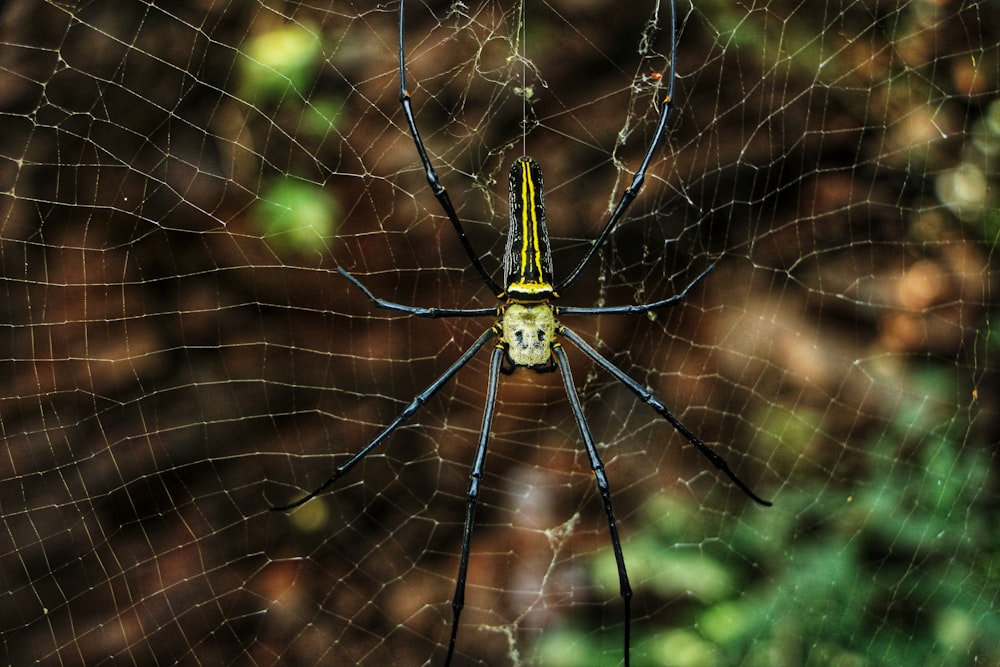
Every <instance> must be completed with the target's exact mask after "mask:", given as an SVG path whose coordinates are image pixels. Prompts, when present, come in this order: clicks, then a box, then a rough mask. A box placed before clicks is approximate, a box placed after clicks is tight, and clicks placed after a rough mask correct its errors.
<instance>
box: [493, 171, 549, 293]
mask: <svg viewBox="0 0 1000 667" xmlns="http://www.w3.org/2000/svg"><path fill="white" fill-rule="evenodd" d="M503 268H504V288H505V294H506V298H507V300H508V301H547V300H549V299H551V298H552V296H553V293H552V251H551V250H550V248H549V231H548V228H546V226H545V194H544V191H543V187H542V170H541V168H540V167H539V166H538V163H537V162H536V161H535V160H533V159H532V158H530V157H527V156H524V157H520V158H518V159H517V160H515V161H514V164H513V165H512V166H511V168H510V228H509V229H508V230H507V251H506V253H505V254H504V267H503Z"/></svg>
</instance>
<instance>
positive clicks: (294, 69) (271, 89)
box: [240, 23, 322, 105]
mask: <svg viewBox="0 0 1000 667" xmlns="http://www.w3.org/2000/svg"><path fill="white" fill-rule="evenodd" d="M240 55H241V56H242V57H241V58H240V73H241V85H240V94H241V97H243V99H245V100H247V101H248V102H251V103H253V104H254V105H259V104H261V103H262V101H263V100H266V99H270V98H278V99H281V98H284V97H285V96H287V95H289V94H292V93H294V94H295V95H297V96H299V97H303V96H304V95H305V93H306V92H307V91H308V88H309V87H310V86H311V84H312V82H313V79H314V77H315V76H316V72H317V70H318V69H319V65H320V62H321V58H320V56H321V55H322V44H321V43H320V40H319V37H318V35H317V34H316V32H315V31H314V30H313V29H311V28H309V27H307V26H303V25H299V24H295V23H290V24H287V25H283V26H281V27H279V28H276V29H274V30H268V31H267V32H262V33H260V34H259V35H256V36H254V37H252V38H251V39H249V40H247V41H246V43H244V44H243V46H242V47H241V48H240Z"/></svg>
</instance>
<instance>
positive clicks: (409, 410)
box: [271, 327, 497, 512]
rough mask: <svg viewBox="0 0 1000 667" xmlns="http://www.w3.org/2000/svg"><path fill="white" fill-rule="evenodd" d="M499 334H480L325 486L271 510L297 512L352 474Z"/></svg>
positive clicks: (488, 330) (340, 466) (491, 329)
mask: <svg viewBox="0 0 1000 667" xmlns="http://www.w3.org/2000/svg"><path fill="white" fill-rule="evenodd" d="M496 335H497V332H496V330H495V329H494V328H492V327H491V328H489V329H487V330H486V331H484V332H483V335H481V336H480V337H479V338H478V339H477V340H476V342H475V343H473V344H472V347H470V348H469V349H468V350H466V351H465V354H463V355H462V356H461V357H459V358H458V361H456V362H455V363H453V364H452V365H451V366H449V367H448V370H446V371H445V372H444V373H442V374H441V375H440V376H439V377H438V378H437V379H436V380H434V382H432V383H431V384H430V386H429V387H427V388H426V389H424V390H423V391H422V392H421V393H419V394H417V396H416V398H414V399H413V401H412V402H410V404H409V405H407V406H406V407H405V408H404V409H403V411H402V412H401V413H400V414H399V416H398V417H396V419H394V420H393V422H392V423H391V424H389V425H388V426H386V427H385V428H384V429H382V432H381V433H379V434H378V435H377V436H375V438H374V439H373V440H372V441H371V442H369V443H368V444H367V445H365V446H364V447H362V448H361V450H360V451H359V452H358V453H357V454H355V455H354V456H352V457H351V458H350V459H348V460H347V461H346V462H345V463H343V464H342V465H339V466H337V469H336V470H334V472H333V474H332V475H330V478H329V479H327V480H326V481H325V482H323V483H322V484H320V485H319V486H318V487H316V489H315V490H313V491H311V492H309V493H308V494H306V495H305V496H303V497H301V498H299V499H298V500H296V501H295V502H293V503H289V504H287V505H278V506H275V507H272V508H271V509H272V510H273V511H275V512H283V511H285V510H290V509H295V508H296V507H299V506H300V505H304V504H305V503H306V502H308V501H309V500H312V499H313V498H315V497H316V496H318V495H319V494H321V493H323V491H325V490H326V489H327V488H328V487H329V486H330V485H331V484H333V483H334V482H336V481H337V480H338V479H340V478H341V477H343V476H344V475H346V474H347V473H348V472H350V471H351V469H352V468H353V467H354V466H356V465H357V464H358V463H360V462H361V460H362V459H364V458H365V457H366V456H368V454H369V453H371V451H372V450H373V449H375V448H376V447H377V446H378V445H379V444H381V443H382V441H383V440H385V439H386V438H388V437H389V436H390V435H392V432H393V431H395V430H396V429H397V428H399V426H400V425H401V424H402V423H403V422H405V421H406V420H407V419H409V418H410V417H412V416H413V415H414V414H415V413H416V412H417V410H419V409H420V408H422V407H423V406H424V405H425V404H426V403H427V401H428V400H430V398H431V396H433V395H434V394H436V393H437V392H438V390H439V389H441V387H442V386H443V385H444V383H446V382H447V381H448V380H450V379H451V377H452V376H453V375H454V374H455V373H457V372H458V371H459V370H461V369H462V367H463V366H465V365H466V364H467V363H469V360H470V359H472V357H473V356H475V354H476V352H479V350H481V349H482V348H483V346H484V345H486V343H488V342H489V341H490V340H491V339H492V338H494V337H495V336H496Z"/></svg>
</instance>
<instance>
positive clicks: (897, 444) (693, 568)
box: [535, 369, 1000, 667]
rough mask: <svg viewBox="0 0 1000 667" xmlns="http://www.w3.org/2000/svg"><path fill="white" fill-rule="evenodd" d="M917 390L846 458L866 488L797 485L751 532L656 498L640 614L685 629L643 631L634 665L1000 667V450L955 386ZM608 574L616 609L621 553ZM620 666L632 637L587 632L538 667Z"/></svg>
mask: <svg viewBox="0 0 1000 667" xmlns="http://www.w3.org/2000/svg"><path fill="white" fill-rule="evenodd" d="M912 380H913V382H912V385H911V387H910V388H909V389H910V390H909V391H908V392H907V394H906V395H907V396H908V397H909V398H907V399H905V400H904V403H903V404H902V405H901V406H899V407H898V409H897V410H896V411H895V413H894V421H893V422H891V423H889V424H887V425H886V426H885V428H884V429H882V431H881V432H880V433H879V434H878V435H877V436H875V437H873V438H872V439H871V440H870V442H869V443H868V445H867V446H857V445H855V446H851V447H849V450H848V451H847V452H846V453H845V455H850V456H854V457H857V458H858V459H859V461H858V462H857V463H858V464H857V465H855V466H852V470H858V471H863V472H858V473H857V475H856V476H854V477H852V478H849V479H823V478H821V477H814V478H806V479H800V478H796V479H792V480H789V483H788V484H786V485H784V487H783V488H782V490H781V491H780V492H779V493H777V494H776V495H775V497H774V503H775V506H774V508H772V509H766V510H765V509H760V510H758V509H757V508H753V509H751V510H748V511H747V512H746V513H744V514H743V515H742V516H741V517H734V516H732V515H726V514H722V513H718V512H712V511H708V510H705V511H698V510H697V509H696V508H693V507H690V506H688V505H685V504H683V503H680V502H678V501H675V500H672V499H670V498H668V497H657V498H652V499H650V501H649V502H648V504H647V505H646V507H645V508H644V512H645V513H646V515H647V519H646V521H644V522H642V523H643V525H646V526H648V529H647V530H646V531H644V532H643V533H641V534H639V535H635V536H634V537H633V538H632V539H630V540H628V541H627V543H626V544H625V545H624V549H625V553H626V557H627V558H628V565H629V572H630V574H631V576H632V586H633V589H635V591H636V594H637V597H640V598H641V597H644V598H646V601H645V602H642V603H639V604H641V605H642V606H643V607H645V608H647V609H656V608H657V604H656V602H655V601H656V600H660V601H661V602H662V604H664V605H669V606H668V607H666V608H667V609H669V614H668V613H667V612H666V611H662V612H660V613H659V614H654V615H653V616H652V617H651V618H646V619H642V618H640V619H639V620H638V622H634V623H633V629H632V631H633V642H632V664H633V665H636V666H637V667H645V666H651V665H676V666H684V667H710V666H723V665H748V666H758V665H759V666H762V667H763V666H766V667H781V666H783V665H788V666H793V665H794V666H798V665H817V666H819V665H824V666H825V665H865V666H878V665H886V666H890V665H891V666H896V665H918V664H919V665H928V664H933V665H944V666H947V665H970V664H1000V611H998V608H1000V605H998V601H1000V532H998V531H997V529H996V527H995V520H994V518H993V517H994V516H995V513H996V509H997V508H996V506H995V501H996V498H997V493H996V491H995V489H994V488H993V487H994V486H995V484H996V481H995V480H991V479H990V475H991V470H990V458H991V455H990V451H989V449H988V448H986V447H985V446H982V445H980V444H977V443H975V442H974V441H973V437H972V435H971V433H972V432H973V431H972V430H971V429H970V427H969V426H970V425H969V418H968V417H969V415H968V413H967V412H966V411H965V410H964V409H959V410H957V411H956V410H955V405H956V400H955V397H956V396H958V395H959V393H958V388H957V387H956V386H955V382H954V380H953V375H949V374H948V373H947V372H946V371H943V370H942V371H940V372H937V371H935V370H933V369H929V370H924V371H922V372H917V373H914V375H913V378H912ZM949 406H950V407H949ZM592 575H593V578H594V580H595V581H596V582H597V583H598V584H600V587H601V588H603V589H604V590H605V591H606V592H607V596H608V597H607V599H609V600H610V599H612V598H614V595H615V593H616V592H617V575H616V573H615V569H614V558H613V556H612V555H611V554H610V553H603V552H602V553H599V554H596V555H595V556H594V557H593V559H592ZM633 604H634V605H635V604H636V603H635V602H633ZM640 608H642V607H640ZM657 623H664V625H663V626H657ZM620 654H621V626H620V625H617V626H611V627H604V628H603V629H601V630H598V629H586V628H582V627H572V628H568V629H566V630H564V631H561V632H556V633H550V634H548V635H546V636H545V637H544V638H543V639H542V640H541V642H539V644H538V646H537V648H536V652H535V662H536V663H537V664H540V665H546V666H549V667H551V666H556V667H559V666H560V665H574V666H576V667H586V666H588V665H595V666H596V665H604V664H614V662H615V660H618V659H620V658H619V657H618V656H620Z"/></svg>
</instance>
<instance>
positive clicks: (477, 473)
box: [444, 345, 505, 667]
mask: <svg viewBox="0 0 1000 667" xmlns="http://www.w3.org/2000/svg"><path fill="white" fill-rule="evenodd" d="M504 355H505V352H504V349H503V347H501V346H500V345H497V347H496V349H494V350H493V356H491V357H490V379H489V384H488V385H487V386H486V409H485V410H484V411H483V425H482V428H480V429H479V443H478V444H477V445H476V456H475V458H474V459H473V462H472V471H471V472H470V474H469V491H468V494H467V501H466V503H467V504H466V506H465V530H464V531H463V533H462V556H461V559H460V560H459V564H458V579H457V580H456V582H455V597H454V598H453V599H452V602H451V610H452V619H451V639H450V640H449V641H448V657H447V658H445V661H444V664H445V667H448V665H450V664H451V658H452V656H453V655H454V653H455V640H456V639H457V637H458V619H459V617H460V616H461V615H462V608H463V607H465V579H466V576H467V575H468V572H469V546H470V544H471V542H472V526H473V524H474V522H475V517H476V501H477V500H478V499H479V482H480V481H481V480H482V478H483V467H484V465H485V463H486V442H487V440H488V439H489V437H490V426H491V425H492V424H493V412H494V408H495V407H496V402H497V380H498V379H499V377H500V370H501V362H502V360H503V357H504Z"/></svg>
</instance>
